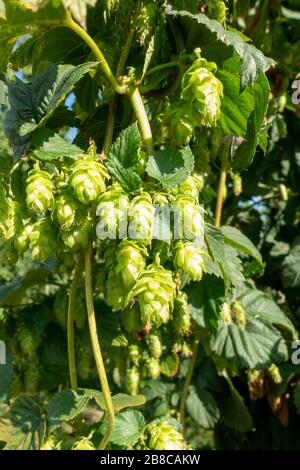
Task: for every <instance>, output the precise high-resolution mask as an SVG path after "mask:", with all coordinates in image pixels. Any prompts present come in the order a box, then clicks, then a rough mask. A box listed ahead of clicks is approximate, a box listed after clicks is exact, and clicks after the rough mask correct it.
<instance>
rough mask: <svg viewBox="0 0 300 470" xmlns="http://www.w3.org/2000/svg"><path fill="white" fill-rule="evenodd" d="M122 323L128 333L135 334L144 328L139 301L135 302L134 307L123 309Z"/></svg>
mask: <svg viewBox="0 0 300 470" xmlns="http://www.w3.org/2000/svg"><path fill="white" fill-rule="evenodd" d="M122 325H123V326H124V328H125V330H126V331H127V333H133V334H134V333H138V332H139V331H142V330H143V324H142V322H141V311H140V308H139V306H138V304H137V303H134V304H133V305H132V307H130V308H126V309H125V310H123V312H122Z"/></svg>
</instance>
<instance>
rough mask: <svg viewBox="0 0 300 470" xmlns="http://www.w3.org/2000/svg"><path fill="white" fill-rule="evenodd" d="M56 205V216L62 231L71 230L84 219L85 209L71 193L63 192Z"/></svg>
mask: <svg viewBox="0 0 300 470" xmlns="http://www.w3.org/2000/svg"><path fill="white" fill-rule="evenodd" d="M55 203H56V207H55V215H56V218H57V221H58V223H59V225H60V229H61V230H69V229H70V228H71V227H72V226H73V225H75V224H76V225H77V224H78V223H80V221H81V220H82V218H84V215H85V213H84V207H83V206H81V204H80V203H78V201H77V200H76V199H75V198H74V196H73V195H72V194H71V193H70V192H69V191H63V192H61V193H60V195H59V196H58V197H57V198H56V200H55Z"/></svg>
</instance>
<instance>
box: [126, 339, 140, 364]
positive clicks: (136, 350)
mask: <svg viewBox="0 0 300 470" xmlns="http://www.w3.org/2000/svg"><path fill="white" fill-rule="evenodd" d="M142 354H143V350H142V348H141V346H140V345H139V344H131V345H130V346H129V348H128V356H129V359H130V360H131V362H132V363H133V365H135V366H138V365H139V363H140V360H141V358H142Z"/></svg>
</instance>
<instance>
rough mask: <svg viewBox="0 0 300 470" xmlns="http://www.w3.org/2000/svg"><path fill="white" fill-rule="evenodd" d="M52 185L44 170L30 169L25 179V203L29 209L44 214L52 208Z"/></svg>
mask: <svg viewBox="0 0 300 470" xmlns="http://www.w3.org/2000/svg"><path fill="white" fill-rule="evenodd" d="M53 191H54V185H53V182H52V180H51V176H50V175H49V173H47V172H46V171H42V170H31V171H30V172H29V176H28V178H27V180H26V203H27V207H28V209H29V210H30V211H32V212H35V213H38V214H44V213H45V212H46V211H47V210H48V209H49V210H52V209H54V205H55V201H54V195H53Z"/></svg>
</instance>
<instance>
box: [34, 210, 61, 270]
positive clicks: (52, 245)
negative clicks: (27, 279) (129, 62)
mask: <svg viewBox="0 0 300 470" xmlns="http://www.w3.org/2000/svg"><path fill="white" fill-rule="evenodd" d="M29 238H30V248H31V249H32V257H33V259H35V260H38V261H41V262H43V261H45V260H46V259H47V258H49V257H50V256H55V255H56V251H57V232H56V230H55V227H54V225H53V224H52V223H51V221H50V220H48V219H42V220H39V221H38V222H36V223H35V224H34V226H33V228H32V230H31V232H30V234H29Z"/></svg>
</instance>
